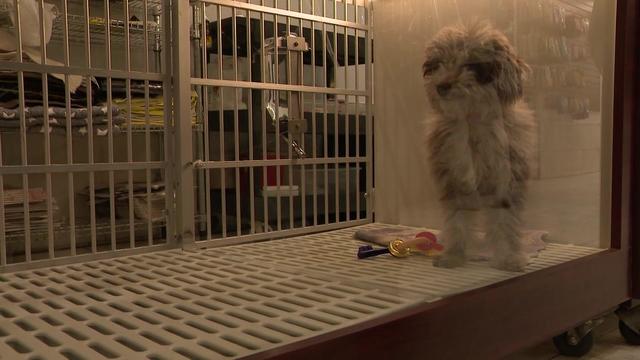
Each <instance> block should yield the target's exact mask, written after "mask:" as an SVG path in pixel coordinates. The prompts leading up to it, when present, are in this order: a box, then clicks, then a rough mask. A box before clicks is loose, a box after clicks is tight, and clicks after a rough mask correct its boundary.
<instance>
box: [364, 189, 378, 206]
mask: <svg viewBox="0 0 640 360" xmlns="http://www.w3.org/2000/svg"><path fill="white" fill-rule="evenodd" d="M364 198H365V199H367V202H369V204H370V206H371V212H376V189H375V188H374V189H371V191H368V192H366V193H364Z"/></svg>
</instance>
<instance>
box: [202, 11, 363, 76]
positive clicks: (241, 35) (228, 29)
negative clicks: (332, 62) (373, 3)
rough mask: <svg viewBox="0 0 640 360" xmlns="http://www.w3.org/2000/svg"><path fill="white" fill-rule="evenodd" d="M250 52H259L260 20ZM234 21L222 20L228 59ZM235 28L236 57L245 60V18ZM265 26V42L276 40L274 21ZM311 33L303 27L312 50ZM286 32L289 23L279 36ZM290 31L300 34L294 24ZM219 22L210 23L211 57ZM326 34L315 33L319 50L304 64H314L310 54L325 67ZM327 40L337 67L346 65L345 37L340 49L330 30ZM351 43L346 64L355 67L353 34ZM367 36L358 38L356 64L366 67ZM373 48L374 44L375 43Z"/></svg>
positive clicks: (215, 49) (306, 56)
mask: <svg viewBox="0 0 640 360" xmlns="http://www.w3.org/2000/svg"><path fill="white" fill-rule="evenodd" d="M250 24H251V51H252V53H254V54H255V53H256V51H259V49H260V44H261V42H260V36H261V34H260V28H261V22H260V20H259V19H251V23H250ZM232 26H233V21H232V19H231V18H227V19H223V20H222V53H223V55H227V56H232V55H233V27H232ZM236 27H237V35H236V38H237V47H238V48H237V54H238V57H246V56H247V19H246V18H245V17H239V16H237V17H236ZM264 27H265V34H264V37H265V39H268V38H270V37H273V30H274V29H273V27H274V26H273V21H265V22H264ZM311 31H312V29H311V28H310V27H304V28H303V29H302V35H303V36H304V38H305V39H306V40H307V42H308V43H309V46H310V47H311V46H312V45H313V43H312V41H311V39H312V36H311ZM286 32H287V27H286V24H282V23H279V24H278V33H279V34H283V33H286ZM291 32H293V33H298V34H299V33H300V30H299V26H294V25H291ZM217 34H218V23H217V21H214V22H211V23H209V34H208V35H209V36H211V39H212V42H211V47H210V48H208V49H207V53H208V55H209V56H214V55H217V54H218V44H217V41H218V35H217ZM322 34H323V32H322V30H318V29H315V32H314V36H315V48H316V50H311V51H308V52H305V53H304V55H303V60H304V64H305V65H310V64H312V60H311V54H312V53H313V54H314V56H315V63H316V66H323V64H324V54H323V51H322V49H324V43H325V42H324V40H323V36H322ZM327 37H328V38H329V39H330V40H329V42H330V43H331V45H332V47H333V49H334V50H335V51H336V56H337V59H338V64H339V65H340V66H344V65H345V56H344V55H345V54H344V45H345V44H344V36H343V35H341V34H338V41H337V47H336V46H335V45H336V44H333V39H334V34H333V32H331V31H327ZM347 38H348V40H347V47H348V54H349V56H348V57H347V63H348V65H355V64H356V57H355V54H356V50H355V49H356V37H355V36H354V35H349V36H347ZM365 41H366V39H365V37H364V36H358V38H357V46H358V59H357V64H365V63H366V61H365V59H366V56H365V55H366V51H365V49H366V47H365ZM372 45H373V44H372ZM327 57H329V55H328V54H327Z"/></svg>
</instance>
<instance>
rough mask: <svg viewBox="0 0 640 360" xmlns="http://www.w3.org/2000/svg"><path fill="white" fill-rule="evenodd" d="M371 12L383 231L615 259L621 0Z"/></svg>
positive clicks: (448, 3) (441, 3)
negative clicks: (613, 180) (612, 200)
mask: <svg viewBox="0 0 640 360" xmlns="http://www.w3.org/2000/svg"><path fill="white" fill-rule="evenodd" d="M375 7H376V19H375V29H374V35H375V42H376V44H375V45H376V46H375V48H374V49H375V81H376V114H375V115H376V131H375V133H376V139H375V140H376V149H377V150H378V151H377V152H376V171H377V173H376V220H377V221H381V222H387V223H401V224H406V225H415V226H421V227H429V228H433V229H445V230H447V231H445V233H443V237H444V238H445V241H446V238H451V239H454V240H455V239H459V240H460V238H471V237H473V235H474V233H475V232H488V233H489V235H488V236H486V237H483V236H480V239H483V238H484V239H485V240H488V241H490V240H493V241H496V242H498V243H504V242H505V241H507V240H509V239H512V238H517V235H516V232H513V231H514V230H517V231H518V232H521V236H522V239H525V240H532V239H534V238H535V237H532V235H531V234H532V233H531V232H529V230H535V231H539V233H538V234H542V235H544V236H543V239H544V240H545V241H547V242H553V243H565V244H566V243H571V244H578V245H584V246H588V247H605V248H606V247H609V244H610V239H609V233H610V230H609V221H608V217H609V214H610V210H609V208H610V205H609V196H610V195H609V193H610V174H611V171H610V163H609V158H610V154H611V128H612V80H613V76H612V74H613V44H614V26H615V25H614V21H615V16H614V14H615V1H604V0H603V1H595V2H594V1H588V0H523V1H514V0H504V1H489V0H457V1H456V0H431V1H423V0H406V1H377V2H376V3H375ZM473 19H480V20H479V21H478V20H475V21H474V20H473ZM459 23H464V24H468V25H467V26H463V27H456V28H451V26H458V25H457V24H459ZM479 23H482V24H484V25H478V24H479ZM469 24H475V25H469ZM445 28H446V29H445ZM425 44H427V46H426V48H427V50H426V53H425ZM526 112H530V113H531V115H530V119H529V116H528V115H527V114H526ZM527 119H529V120H527ZM522 122H528V123H529V124H531V125H532V126H534V128H533V129H534V130H533V134H532V137H531V139H532V140H533V141H532V142H531V144H526V145H525V142H524V141H523V135H522V134H521V133H520V132H519V129H520V128H522V126H521V125H518V124H521V123H522ZM425 127H426V134H425ZM429 134H431V135H429ZM425 139H431V140H430V141H428V144H429V145H428V146H426V147H425V146H424V145H423V144H424V142H425ZM425 149H426V151H423V150H425ZM525 151H527V152H529V153H530V157H529V162H528V163H529V169H530V171H529V176H528V181H527V182H526V187H525V186H524V184H523V182H522V181H520V178H521V177H522V176H523V175H525V171H524V168H523V162H522V161H521V159H519V158H520V157H521V153H524V152H525ZM425 158H430V159H431V161H425ZM521 199H524V200H523V201H521ZM520 205H521V206H520ZM520 207H521V209H520ZM467 210H474V211H471V212H467ZM475 210H482V211H475ZM480 213H482V214H483V215H484V216H481V215H480ZM476 215H477V216H476ZM476 218H477V219H476ZM480 235H481V234H480ZM512 240H513V239H512ZM512 240H509V241H512ZM461 241H462V240H461ZM481 243H482V242H481ZM482 244H486V243H482ZM497 246H500V245H497Z"/></svg>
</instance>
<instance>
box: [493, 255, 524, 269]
mask: <svg viewBox="0 0 640 360" xmlns="http://www.w3.org/2000/svg"><path fill="white" fill-rule="evenodd" d="M528 264H529V258H528V257H527V255H525V254H521V253H512V254H505V255H500V256H496V257H494V258H493V260H492V261H491V266H492V267H494V268H496V269H498V270H504V271H511V272H523V271H524V269H525V267H527V265H528Z"/></svg>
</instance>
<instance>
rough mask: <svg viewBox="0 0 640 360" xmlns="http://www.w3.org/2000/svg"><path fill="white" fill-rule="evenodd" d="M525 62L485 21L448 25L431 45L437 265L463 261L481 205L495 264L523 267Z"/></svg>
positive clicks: (427, 76) (527, 138)
mask: <svg viewBox="0 0 640 360" xmlns="http://www.w3.org/2000/svg"><path fill="white" fill-rule="evenodd" d="M528 70H529V68H528V66H527V65H526V64H525V63H524V62H523V61H522V60H521V59H520V58H519V57H518V56H517V55H516V53H515V51H514V49H513V47H512V46H511V44H510V43H509V41H508V39H507V38H506V37H505V36H504V35H503V34H502V33H501V32H499V31H497V30H495V29H493V28H492V27H491V26H489V25H488V24H484V23H477V24H473V25H469V26H462V25H461V26H453V27H447V28H444V29H442V30H441V31H440V32H439V33H438V34H437V35H436V36H435V38H434V39H433V41H432V42H431V43H430V44H429V45H428V47H427V50H426V61H425V62H424V65H423V76H424V80H425V85H426V90H427V95H428V98H429V101H430V103H431V106H432V108H433V111H434V112H435V115H436V124H435V126H434V127H433V128H432V129H431V131H430V133H429V135H428V138H427V139H428V147H429V150H430V160H431V166H432V171H433V174H434V177H435V179H436V182H437V184H438V186H439V188H440V191H441V195H442V197H441V200H442V203H443V205H444V208H445V210H446V223H445V226H444V229H443V241H444V244H445V251H444V253H443V255H442V256H441V257H440V258H438V259H436V260H435V262H434V264H435V265H436V266H439V267H447V268H452V267H457V266H461V265H463V264H464V263H465V261H466V255H465V252H466V247H467V243H468V242H469V241H473V240H472V239H473V236H474V233H473V232H472V230H471V227H472V223H473V215H474V214H475V213H476V212H478V210H484V213H485V215H486V236H487V240H488V241H489V242H490V243H491V245H492V246H493V249H494V254H493V260H492V265H493V266H494V267H496V268H498V269H502V270H508V271H523V270H524V267H525V266H526V265H527V263H528V258H527V255H526V254H525V253H524V252H523V250H522V246H521V243H520V231H519V229H520V212H521V210H522V207H523V204H524V200H525V187H526V180H527V179H528V177H529V166H528V153H529V152H530V150H531V149H532V147H533V143H532V141H533V119H532V116H531V114H530V112H529V110H528V109H527V108H526V106H525V105H524V103H523V102H522V101H520V100H521V98H522V82H523V78H524V76H525V75H526V73H527V72H528Z"/></svg>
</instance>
